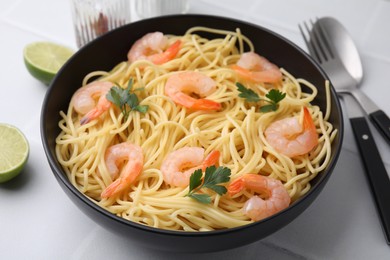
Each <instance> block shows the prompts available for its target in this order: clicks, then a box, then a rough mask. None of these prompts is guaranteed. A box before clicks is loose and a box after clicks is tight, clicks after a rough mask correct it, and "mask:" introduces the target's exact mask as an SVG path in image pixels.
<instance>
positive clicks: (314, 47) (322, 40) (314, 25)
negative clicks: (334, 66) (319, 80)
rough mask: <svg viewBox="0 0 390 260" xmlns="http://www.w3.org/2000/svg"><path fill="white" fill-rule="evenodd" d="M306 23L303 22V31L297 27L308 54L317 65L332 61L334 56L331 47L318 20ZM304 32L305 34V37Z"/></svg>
mask: <svg viewBox="0 0 390 260" xmlns="http://www.w3.org/2000/svg"><path fill="white" fill-rule="evenodd" d="M308 23H309V25H308ZM308 23H307V22H303V26H304V29H303V28H302V27H301V26H300V25H298V27H299V30H300V31H301V34H302V36H303V39H304V41H305V44H306V46H307V48H308V50H309V53H310V54H311V55H312V57H313V58H314V59H315V60H317V61H318V62H319V63H323V62H326V61H329V60H330V59H333V58H334V54H333V50H332V45H331V44H329V40H328V35H327V33H326V30H325V29H324V28H323V27H322V24H321V23H320V22H319V21H318V19H316V20H315V22H313V21H312V20H310V21H309V22H308ZM305 31H306V32H307V35H306V33H305Z"/></svg>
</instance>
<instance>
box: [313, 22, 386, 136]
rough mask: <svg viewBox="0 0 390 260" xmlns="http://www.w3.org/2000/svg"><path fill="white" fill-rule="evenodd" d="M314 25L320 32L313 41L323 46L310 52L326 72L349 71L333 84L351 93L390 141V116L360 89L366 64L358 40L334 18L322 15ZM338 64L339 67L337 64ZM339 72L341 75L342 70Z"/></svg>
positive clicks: (337, 78)
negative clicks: (357, 43) (363, 65)
mask: <svg viewBox="0 0 390 260" xmlns="http://www.w3.org/2000/svg"><path fill="white" fill-rule="evenodd" d="M311 25H312V27H318V28H316V31H317V32H318V34H316V35H315V37H313V38H312V42H313V44H316V42H318V41H322V43H323V45H321V44H318V47H317V48H315V49H313V50H310V49H309V51H310V53H311V54H312V56H313V57H314V58H315V59H316V60H317V61H319V62H320V63H321V66H322V67H323V68H324V69H325V71H327V72H328V71H329V72H330V73H332V74H336V73H335V72H337V71H335V70H346V73H344V74H349V75H348V76H349V77H346V76H345V75H343V76H341V77H333V78H332V83H333V84H334V86H335V87H337V91H338V92H342V93H349V94H352V95H353V96H354V97H355V98H356V100H358V101H359V103H360V104H361V106H362V108H363V109H364V110H365V111H366V113H367V115H369V117H370V119H371V120H372V122H373V123H374V126H375V127H376V128H377V129H378V131H379V132H380V133H381V134H382V136H383V137H384V139H385V140H386V141H387V143H388V144H390V119H389V117H388V116H387V115H386V114H385V112H383V110H381V109H379V107H378V106H377V105H376V104H375V103H374V102H373V101H372V100H371V99H370V98H369V97H368V96H367V95H365V94H364V92H362V91H360V89H359V88H358V86H359V84H360V83H361V82H362V79H363V67H362V63H361V61H360V56H359V53H358V50H357V48H356V46H355V43H354V42H353V40H352V38H351V37H350V36H349V34H348V32H347V30H346V29H345V28H344V27H343V26H342V24H340V23H339V22H338V21H337V20H336V19H334V18H331V17H324V18H321V19H319V20H318V21H317V22H316V24H313V23H312V24H311ZM305 29H306V30H308V25H307V24H305ZM326 39H331V43H333V44H328V43H327V42H326ZM310 48H311V47H310ZM336 63H337V64H338V65H337V66H335V64H336ZM325 67H326V68H325ZM329 72H328V73H329ZM337 74H338V73H337ZM338 75H341V73H340V74H338Z"/></svg>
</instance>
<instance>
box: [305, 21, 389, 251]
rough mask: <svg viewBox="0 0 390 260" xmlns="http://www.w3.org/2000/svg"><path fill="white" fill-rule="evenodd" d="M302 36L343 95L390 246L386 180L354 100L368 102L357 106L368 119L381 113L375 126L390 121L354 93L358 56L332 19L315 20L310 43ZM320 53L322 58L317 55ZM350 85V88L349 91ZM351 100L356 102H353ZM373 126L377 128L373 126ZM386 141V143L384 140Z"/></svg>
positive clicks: (359, 70) (359, 73)
mask: <svg viewBox="0 0 390 260" xmlns="http://www.w3.org/2000/svg"><path fill="white" fill-rule="evenodd" d="M301 32H302V30H301ZM302 35H303V37H304V39H305V42H306V44H307V46H308V48H309V51H310V53H311V54H312V55H314V56H315V57H316V58H317V61H318V62H319V63H320V64H321V66H322V68H323V69H324V70H325V71H326V72H327V74H328V76H329V78H330V79H331V81H332V85H333V87H334V88H335V89H336V90H337V92H338V93H340V92H343V93H346V94H344V95H342V98H343V99H344V101H345V102H344V104H345V106H346V108H347V112H348V116H349V119H350V122H351V128H352V131H353V133H354V136H355V139H356V141H357V145H358V148H359V152H360V154H361V156H362V157H361V158H362V161H363V165H364V167H365V169H366V174H367V177H368V180H369V183H370V186H371V190H372V193H373V195H374V199H375V202H376V206H377V209H378V213H379V216H380V219H381V224H382V227H383V231H384V234H385V238H386V242H387V243H388V244H390V207H389V201H390V189H389V188H390V179H389V176H388V174H387V171H386V168H385V166H384V164H383V161H382V159H381V156H380V154H379V151H378V149H377V147H376V144H375V140H374V138H373V136H372V134H371V131H370V128H369V126H368V123H367V121H366V118H365V117H364V116H363V113H362V111H361V109H360V108H359V107H357V104H356V106H355V103H356V100H358V101H363V102H365V101H367V100H368V102H366V103H364V104H363V103H361V106H362V107H365V108H367V106H368V108H370V109H375V110H374V112H371V113H370V112H367V110H366V112H367V113H368V114H369V115H370V117H371V119H372V118H375V116H376V115H377V114H373V113H375V112H378V111H379V112H380V113H382V117H383V116H384V117H385V118H384V119H385V120H383V121H382V120H380V121H379V123H381V124H382V123H387V124H388V126H390V121H389V119H388V117H387V116H386V114H385V113H384V112H383V111H381V110H379V108H377V107H376V106H375V104H373V102H372V101H371V100H370V99H368V97H366V96H365V95H364V94H363V93H362V92H360V91H359V90H358V89H357V85H358V84H359V83H360V82H361V80H362V78H363V69H362V65H361V62H360V58H359V54H358V52H357V49H356V47H355V45H354V44H353V42H352V39H351V38H350V37H349V36H348V34H347V32H346V30H345V29H344V27H343V26H342V25H341V24H340V23H339V22H338V21H337V20H336V19H334V18H331V17H325V18H321V19H319V20H317V22H316V23H315V24H313V29H312V30H311V35H312V36H313V39H312V40H311V41H308V40H307V39H306V38H305V35H304V34H302ZM320 53H322V54H323V55H320ZM338 55H340V56H338ZM347 69H348V70H347ZM350 85H351V86H352V87H349V86H350ZM350 94H352V95H350ZM352 96H353V97H354V98H355V99H356V100H353V97H352ZM353 101H355V102H353ZM386 119H387V121H386ZM375 126H378V125H377V124H375ZM387 141H389V140H388V139H387ZM389 143H390V142H389Z"/></svg>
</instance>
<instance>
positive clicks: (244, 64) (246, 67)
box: [232, 52, 282, 83]
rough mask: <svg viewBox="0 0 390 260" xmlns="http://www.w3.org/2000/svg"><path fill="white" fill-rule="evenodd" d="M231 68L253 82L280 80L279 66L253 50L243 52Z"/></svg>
mask: <svg viewBox="0 0 390 260" xmlns="http://www.w3.org/2000/svg"><path fill="white" fill-rule="evenodd" d="M232 69H233V70H235V71H236V72H237V73H238V74H239V75H240V76H241V77H243V78H245V79H248V80H252V81H254V82H264V83H277V82H279V81H281V80H282V73H281V72H280V70H279V68H278V67H277V66H276V65H275V64H273V63H271V62H269V61H268V60H267V59H266V58H264V57H262V56H260V55H258V54H256V53H254V52H246V53H243V54H242V55H241V58H240V59H239V60H238V62H237V64H236V65H233V66H232Z"/></svg>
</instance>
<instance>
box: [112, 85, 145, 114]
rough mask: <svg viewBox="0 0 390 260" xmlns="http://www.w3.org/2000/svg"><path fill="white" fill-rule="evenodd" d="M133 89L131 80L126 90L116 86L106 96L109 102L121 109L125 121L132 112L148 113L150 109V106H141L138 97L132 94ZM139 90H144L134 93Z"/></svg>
mask: <svg viewBox="0 0 390 260" xmlns="http://www.w3.org/2000/svg"><path fill="white" fill-rule="evenodd" d="M132 88H133V79H130V80H129V83H128V85H127V88H126V89H123V88H121V87H119V86H116V85H114V86H113V87H112V88H111V89H110V90H109V91H108V93H107V95H106V98H107V99H108V100H109V101H111V102H112V103H113V104H114V105H116V106H117V107H119V108H120V109H121V111H122V114H123V116H124V118H125V120H126V119H127V117H128V116H129V113H130V111H131V110H135V111H138V112H141V113H146V112H147V111H148V109H149V106H147V105H142V106H141V105H139V100H138V96H137V95H136V94H135V93H131V90H132ZM138 90H142V89H136V90H134V91H138Z"/></svg>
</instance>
